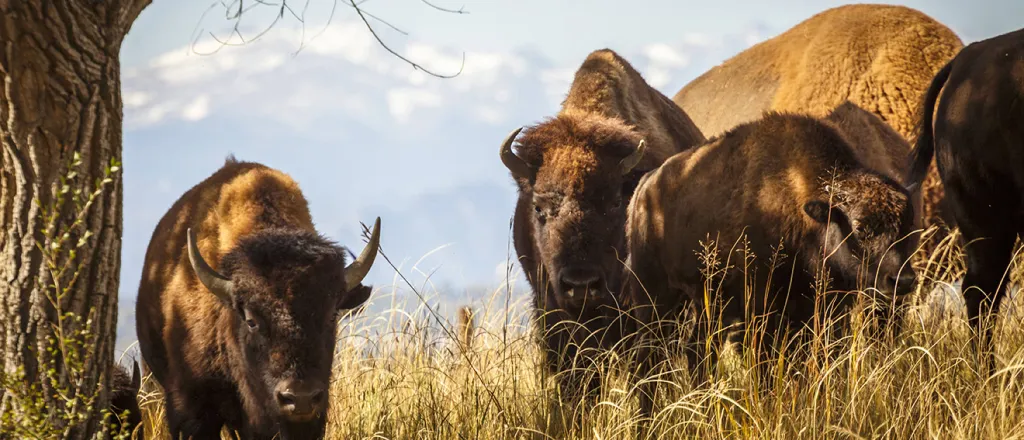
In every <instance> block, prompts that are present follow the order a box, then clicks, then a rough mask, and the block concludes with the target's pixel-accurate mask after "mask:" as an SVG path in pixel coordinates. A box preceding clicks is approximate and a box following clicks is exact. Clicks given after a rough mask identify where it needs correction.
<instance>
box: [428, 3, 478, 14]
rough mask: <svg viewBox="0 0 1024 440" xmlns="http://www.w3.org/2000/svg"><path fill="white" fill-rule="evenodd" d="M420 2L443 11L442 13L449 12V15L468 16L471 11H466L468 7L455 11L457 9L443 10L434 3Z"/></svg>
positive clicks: (460, 7) (461, 7)
mask: <svg viewBox="0 0 1024 440" xmlns="http://www.w3.org/2000/svg"><path fill="white" fill-rule="evenodd" d="M420 1H421V2H423V3H424V4H425V5H427V6H430V7H431V8H434V9H437V10H438V11H441V12H449V13H452V14H468V13H469V11H467V10H466V6H465V5H463V6H459V9H458V10H455V9H445V8H442V7H440V6H437V5H435V4H433V3H430V2H428V1H427V0H420Z"/></svg>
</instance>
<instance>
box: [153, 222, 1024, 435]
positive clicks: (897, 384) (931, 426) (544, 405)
mask: <svg viewBox="0 0 1024 440" xmlns="http://www.w3.org/2000/svg"><path fill="white" fill-rule="evenodd" d="M954 239H955V236H954V237H950V238H948V239H947V240H949V241H948V243H944V244H943V245H942V246H940V249H939V250H937V251H936V252H935V253H934V254H933V255H932V257H931V258H930V259H928V261H927V262H926V263H923V264H922V266H921V267H922V268H923V269H924V270H919V274H920V275H922V276H923V277H924V278H925V282H924V283H923V286H922V287H921V288H920V289H919V291H918V294H916V295H915V298H914V299H913V300H912V301H911V306H909V307H908V309H907V310H905V312H906V315H905V316H906V318H905V319H904V321H903V323H904V325H903V327H902V329H901V331H900V333H899V334H898V335H896V336H894V337H889V338H883V339H879V340H876V339H872V338H869V337H868V336H867V334H866V332H865V331H863V328H864V326H863V325H861V324H863V322H861V323H859V324H855V325H854V326H852V330H850V331H847V332H845V333H836V332H832V331H829V330H836V329H838V328H840V327H841V326H842V327H846V325H845V324H843V323H841V322H832V323H819V324H818V325H817V326H813V327H811V328H808V329H807V330H806V335H807V336H808V338H806V339H804V342H802V343H801V344H800V345H799V346H797V347H796V348H795V350H794V349H792V348H791V349H790V351H789V352H790V353H792V354H787V355H784V356H782V357H781V359H778V362H777V363H775V364H774V365H773V367H774V368H773V371H775V372H776V374H775V375H774V377H773V378H772V379H771V380H770V381H769V383H767V384H764V383H758V381H757V380H755V376H753V375H750V374H748V373H749V371H750V368H749V365H750V363H749V361H748V360H747V359H748V358H749V356H746V355H743V353H747V352H749V350H745V348H746V347H736V346H732V347H730V348H731V350H729V351H727V353H726V355H724V356H723V362H722V363H721V368H720V369H719V370H718V374H716V375H715V376H714V380H713V382H712V384H711V385H710V386H705V387H702V388H698V389H693V388H692V387H691V386H690V383H689V379H688V375H687V374H686V371H687V366H686V365H685V361H684V360H683V359H682V358H681V357H680V358H673V360H672V367H673V369H674V370H675V371H673V374H672V375H671V376H670V377H662V378H660V379H658V380H662V381H664V382H665V386H664V388H666V389H668V390H669V393H668V396H667V398H664V399H662V400H660V402H659V404H660V408H661V410H660V411H659V412H658V414H656V417H655V420H654V421H653V422H652V425H651V431H650V438H661V439H674V438H758V439H783V438H808V439H831V438H835V439H860V438H865V439H866V438H892V439H925V438H927V439H1011V438H1021V437H1024V387H1022V385H1021V383H1022V382H1024V375H1022V372H1021V370H1022V368H1024V358H1022V356H1021V352H1020V350H1019V347H1020V346H1021V344H1020V340H1021V336H1022V335H1024V332H1021V330H1020V329H1021V325H1020V322H1019V321H1020V318H1021V316H1024V315H1022V314H1021V313H1020V312H1019V309H1020V305H1021V304H1020V301H1021V300H1020V298H1019V296H1013V297H1011V298H1008V299H1007V300H1006V301H1004V305H1003V307H1002V313H1001V314H1000V315H999V316H1000V317H999V319H998V322H997V336H996V340H997V347H998V349H997V355H998V358H997V359H998V360H997V367H996V369H997V372H996V373H995V374H994V375H992V376H988V375H987V373H985V372H984V371H982V369H981V368H980V365H982V364H981V359H983V358H982V356H981V355H980V354H979V352H978V351H977V349H976V347H975V346H974V345H973V344H972V343H970V341H971V340H970V338H969V337H968V334H969V333H968V328H967V326H966V322H965V320H964V311H963V305H962V300H961V299H960V297H959V294H958V293H955V291H953V290H950V289H949V288H948V287H943V286H945V285H948V283H951V282H954V281H955V280H959V279H960V278H961V277H962V275H963V271H964V270H963V262H962V258H963V256H962V254H961V251H960V249H959V248H958V247H957V246H955V245H953V244H950V243H953V240H954ZM1014 278H1016V277H1014ZM936 286H937V287H936ZM420 293H421V294H423V295H425V296H429V294H430V292H420ZM371 301H375V302H381V301H389V296H388V292H376V293H375V294H374V297H372V298H371ZM410 310H412V312H409V311H410ZM472 312H473V314H474V315H475V316H474V318H475V325H473V326H466V325H462V326H460V325H458V324H452V323H450V322H448V321H447V319H445V318H444V317H440V316H438V315H436V314H435V313H433V312H432V311H431V310H430V309H429V308H428V307H426V306H425V305H424V304H423V303H422V302H419V300H417V301H416V302H413V303H410V304H394V307H393V308H392V309H391V311H390V312H387V313H383V314H363V315H360V316H355V317H351V318H348V319H347V320H344V321H342V323H341V325H342V328H341V331H340V335H339V336H340V339H339V342H338V354H337V361H336V371H335V374H334V377H333V384H332V388H331V409H330V412H329V417H330V422H329V428H328V431H329V436H328V438H331V439H546V438H569V439H621V438H633V436H634V435H635V430H636V428H637V425H638V420H639V419H638V409H637V398H636V396H637V392H638V391H637V389H636V385H635V382H636V380H630V375H631V374H630V371H631V370H630V366H629V365H628V364H627V363H624V362H620V361H617V359H615V358H613V356H612V355H609V357H608V362H607V363H606V367H607V368H604V369H602V370H601V371H596V372H595V374H599V375H600V376H601V379H602V383H603V388H602V390H603V391H602V393H601V396H600V397H599V398H598V401H597V404H596V405H594V406H588V407H586V408H583V409H582V411H583V412H582V414H583V416H582V420H583V423H582V424H580V425H573V424H572V423H569V421H570V420H572V419H573V417H572V416H571V414H572V413H573V407H572V406H573V405H574V404H573V403H571V402H564V403H560V399H559V398H558V395H557V390H556V386H555V384H554V381H553V378H552V377H550V375H549V374H548V373H547V372H546V371H545V369H544V368H543V365H542V363H541V360H542V354H541V351H540V349H539V347H538V345H537V343H536V338H535V336H534V334H533V330H532V329H531V328H530V326H529V325H528V323H529V319H528V318H529V316H530V314H531V313H532V312H531V310H530V303H529V301H528V300H525V299H524V300H520V301H515V302H512V303H508V302H507V297H506V289H505V288H504V287H503V288H500V289H496V290H495V291H494V293H493V295H492V297H491V298H489V299H488V300H486V301H482V302H481V303H480V304H479V305H478V306H475V307H473V309H472ZM858 316H860V315H858ZM854 321H855V322H859V321H857V320H856V319H855V320H854ZM1004 324H1009V325H1004ZM467 328H468V330H467V333H469V334H470V335H471V336H470V337H465V336H460V333H462V332H463V330H466V329H467ZM467 345H468V347H467ZM741 345H743V346H746V345H747V344H746V343H744V344H741ZM740 348H744V349H740ZM652 380H653V379H652ZM143 388H144V392H143V395H142V396H140V400H141V401H142V402H141V406H142V408H143V411H144V412H145V415H144V419H145V430H146V434H147V437H146V438H150V439H163V438H169V436H168V435H167V433H166V427H165V426H164V423H163V410H162V405H163V403H162V399H161V397H160V394H159V391H158V390H156V388H157V387H156V384H155V383H153V382H152V381H147V382H146V383H144V387H143ZM576 405H579V404H578V403H577V404H576ZM581 407H582V406H581ZM225 438H228V437H226V436H225Z"/></svg>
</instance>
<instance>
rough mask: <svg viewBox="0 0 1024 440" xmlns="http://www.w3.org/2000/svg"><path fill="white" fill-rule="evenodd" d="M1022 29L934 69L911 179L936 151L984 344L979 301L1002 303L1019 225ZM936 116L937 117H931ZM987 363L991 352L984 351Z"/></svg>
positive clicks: (1023, 139) (1022, 204)
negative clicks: (962, 246)
mask: <svg viewBox="0 0 1024 440" xmlns="http://www.w3.org/2000/svg"><path fill="white" fill-rule="evenodd" d="M1021 102H1024V29H1021V30H1017V31H1014V32H1010V33H1007V34H1003V35H999V36H996V37H993V38H989V39H987V40H982V41H977V42H974V43H971V44H970V45H968V46H967V47H965V48H964V49H963V51H961V52H960V53H959V54H958V55H957V56H956V58H954V59H952V60H951V61H950V62H949V63H948V64H946V66H944V67H943V68H942V70H941V71H939V73H938V74H937V75H936V76H935V79H934V80H933V81H932V83H931V86H930V87H929V88H928V91H927V93H926V94H925V99H924V100H923V101H922V110H921V115H922V118H921V126H920V128H919V130H920V137H918V139H917V144H916V145H915V147H914V151H913V152H912V154H911V160H912V161H913V166H912V168H911V170H910V173H909V175H908V177H907V181H908V182H910V183H916V182H920V181H922V180H924V178H925V177H924V176H925V174H926V172H927V170H928V165H929V163H931V161H932V156H933V155H934V156H935V161H936V163H937V164H938V169H939V174H940V176H941V178H942V185H943V186H944V187H945V189H946V194H947V197H948V201H949V205H948V206H949V208H950V211H951V212H952V216H953V218H954V220H955V221H956V225H957V227H958V228H959V229H960V232H961V233H962V234H963V239H964V242H965V243H966V253H967V275H966V276H965V277H964V280H963V295H964V302H965V303H966V305H967V317H968V319H969V320H970V323H971V326H972V328H975V329H977V330H979V331H981V334H982V335H983V337H982V340H983V341H985V342H983V344H987V343H988V341H989V340H990V339H991V336H992V333H991V327H989V328H987V329H986V330H982V329H981V328H980V327H979V326H980V325H981V322H980V316H981V313H982V311H983V310H982V306H983V305H986V306H991V310H992V311H993V312H996V311H998V310H999V304H1000V302H1001V301H1002V299H1003V297H1004V296H1005V295H1006V291H1005V288H1006V286H1005V283H1002V282H1001V281H1002V278H1003V276H1004V273H1005V272H1006V270H1007V267H1008V266H1009V264H1010V261H1011V258H1012V253H1013V246H1014V242H1015V241H1016V239H1017V237H1018V234H1020V232H1021V231H1024V218H1022V217H1021V213H1022V212H1024V211H1022V208H1024V197H1022V194H1024V179H1022V177H1021V174H1020V170H1021V169H1024V129H1022V128H1021V122H1022V121H1024V105H1021ZM933 117H934V119H933ZM988 363H989V365H988V367H989V368H993V367H994V358H992V357H989V361H988Z"/></svg>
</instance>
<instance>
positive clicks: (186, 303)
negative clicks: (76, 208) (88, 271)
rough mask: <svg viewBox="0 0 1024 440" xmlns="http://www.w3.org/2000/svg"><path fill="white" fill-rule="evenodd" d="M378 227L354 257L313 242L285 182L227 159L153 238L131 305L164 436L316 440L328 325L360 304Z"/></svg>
mask: <svg viewBox="0 0 1024 440" xmlns="http://www.w3.org/2000/svg"><path fill="white" fill-rule="evenodd" d="M379 232H380V219H379V218H378V219H377V221H376V223H375V224H374V226H373V232H372V234H371V236H370V239H369V242H368V244H367V245H366V247H365V248H364V249H363V251H362V254H361V255H359V257H358V258H356V260H355V261H353V262H352V263H351V264H350V265H348V266H345V250H344V249H342V248H341V247H340V246H338V245H337V244H335V243H333V242H331V241H330V240H328V239H326V238H325V237H323V236H322V235H320V234H318V233H317V231H316V229H315V228H314V227H313V220H312V218H311V217H310V213H309V207H308V205H307V202H306V199H305V197H303V195H302V192H301V191H300V190H299V186H298V184H297V183H296V182H295V181H294V180H292V179H291V177H289V176H288V175H286V174H284V173H282V172H280V171H277V170H275V169H272V168H268V167H266V166H264V165H260V164H257V163H251V162H239V161H236V160H235V159H234V157H229V158H228V160H227V161H226V163H225V164H224V166H223V167H221V169H220V170H218V171H217V172H215V173H214V174H213V175H211V176H210V177H208V178H207V179H206V180H203V181H202V182H200V183H199V184H198V185H196V186H194V187H193V188H192V189H190V190H189V191H188V192H186V193H185V194H184V195H183V196H181V198H180V199H178V201H177V202H175V203H174V205H173V206H172V207H171V209H170V210H169V211H168V212H167V213H166V214H165V215H164V217H163V218H162V219H160V222H159V223H158V224H157V226H156V230H155V231H154V232H153V238H152V239H151V241H150V243H149V248H148V249H147V251H146V259H145V263H144V265H143V269H142V282H141V284H140V286H139V297H138V302H137V306H136V320H137V330H138V336H139V345H140V347H141V349H142V356H143V359H144V360H145V362H146V364H147V365H148V366H149V369H150V371H151V372H152V375H153V377H154V378H155V379H156V381H157V382H159V383H160V385H162V386H163V388H164V397H165V400H166V412H167V421H168V425H169V429H170V434H171V435H172V436H173V437H175V438H177V436H178V435H184V436H185V437H186V438H187V437H189V436H191V437H192V438H197V439H199V438H202V439H206V438H211V439H212V438H219V435H220V434H219V432H220V429H221V427H222V425H227V427H228V429H229V430H232V431H238V432H239V433H240V434H241V435H242V437H243V438H268V439H269V438H271V437H273V436H275V435H277V434H278V433H279V434H280V436H281V438H286V439H287V438H301V439H306V438H321V437H322V436H323V435H324V426H325V423H326V411H327V406H328V398H329V396H328V389H329V387H328V382H329V379H330V375H331V369H332V365H333V362H334V347H335V340H336V335H335V332H336V328H337V320H338V318H339V315H340V314H341V313H342V312H345V311H347V310H351V309H353V308H355V307H358V306H360V305H361V304H363V302H365V301H366V300H367V298H368V297H369V295H370V287H369V286H364V285H362V284H360V283H361V281H362V279H363V277H364V276H366V274H367V272H368V271H369V270H370V267H371V265H372V264H373V261H374V258H375V257H376V254H377V246H378V243H379Z"/></svg>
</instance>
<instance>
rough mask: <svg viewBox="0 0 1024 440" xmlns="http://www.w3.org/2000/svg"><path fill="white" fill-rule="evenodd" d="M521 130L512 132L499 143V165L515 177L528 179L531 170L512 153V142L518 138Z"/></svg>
mask: <svg viewBox="0 0 1024 440" xmlns="http://www.w3.org/2000/svg"><path fill="white" fill-rule="evenodd" d="M522 130H523V127H519V128H517V129H515V130H512V132H511V133H509V134H508V136H507V137H505V140H504V141H502V142H501V163H503V164H505V168H508V170H509V171H511V172H512V175H513V176H515V177H530V175H531V174H533V170H531V169H530V166H529V165H527V164H526V161H524V160H523V159H522V158H520V157H519V156H516V153H513V152H512V142H514V141H515V140H516V136H519V132H520V131H522Z"/></svg>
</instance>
